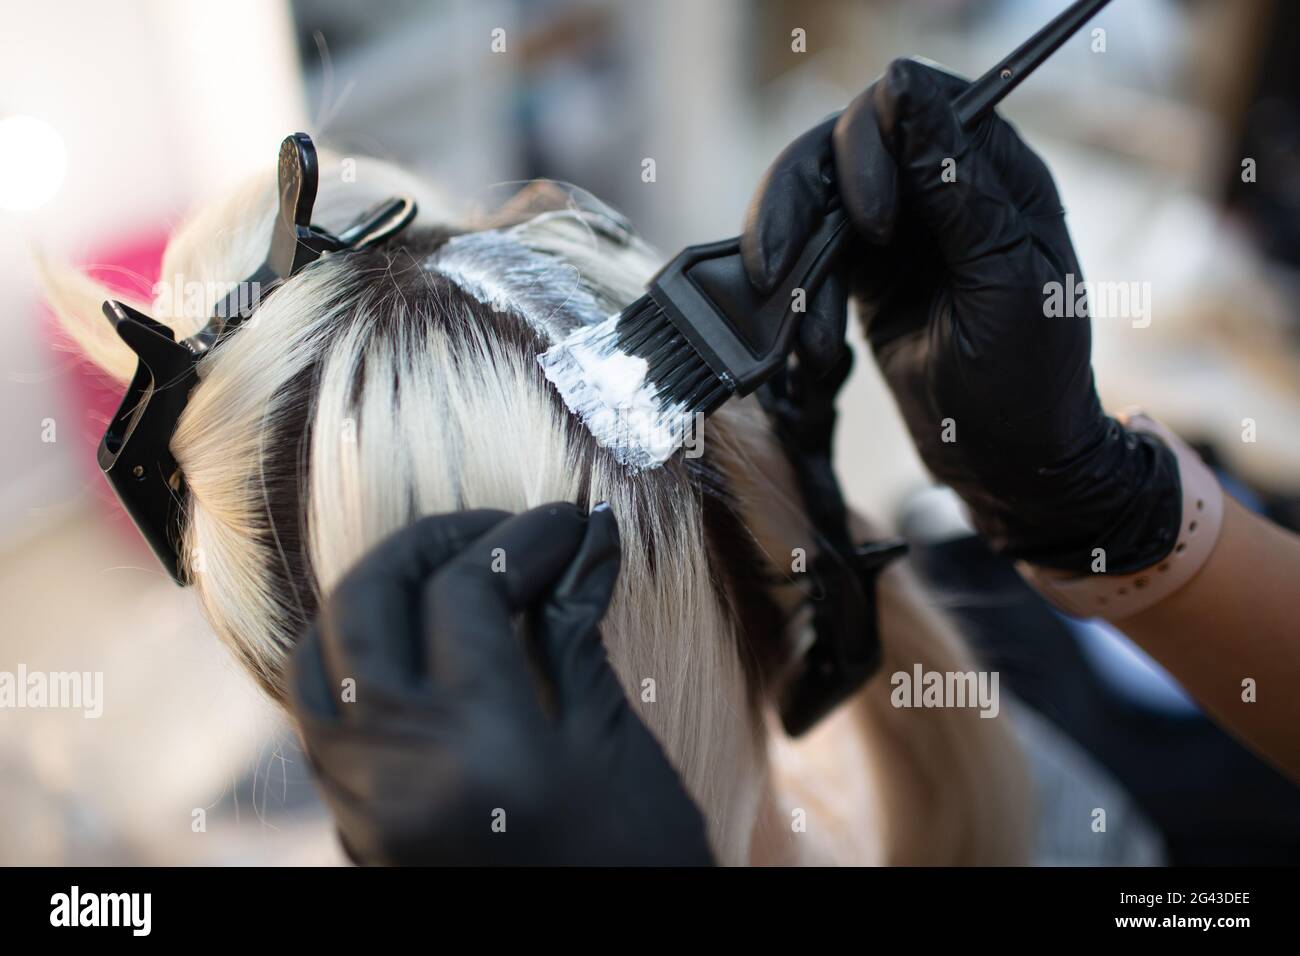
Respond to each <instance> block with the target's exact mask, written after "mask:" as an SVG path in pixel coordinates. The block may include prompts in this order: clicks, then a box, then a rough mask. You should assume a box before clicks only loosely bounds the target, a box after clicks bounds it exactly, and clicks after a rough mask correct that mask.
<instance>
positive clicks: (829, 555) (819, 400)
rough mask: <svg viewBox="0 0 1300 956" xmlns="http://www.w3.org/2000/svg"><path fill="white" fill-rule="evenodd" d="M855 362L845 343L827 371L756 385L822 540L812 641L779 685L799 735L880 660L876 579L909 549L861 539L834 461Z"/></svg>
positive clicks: (894, 541) (815, 565) (790, 726)
mask: <svg viewBox="0 0 1300 956" xmlns="http://www.w3.org/2000/svg"><path fill="white" fill-rule="evenodd" d="M852 367H853V353H852V352H850V351H849V350H848V349H847V348H846V349H845V351H844V356H843V357H842V358H841V359H840V361H839V363H838V364H837V365H836V366H835V368H834V369H832V370H831V371H830V372H828V373H827V374H826V375H825V376H823V377H821V378H815V377H813V376H811V375H809V374H807V373H806V372H805V371H804V369H803V368H801V367H800V366H799V365H798V364H797V363H796V362H794V361H790V362H787V364H786V368H785V370H784V371H782V372H780V373H778V374H777V375H776V376H775V377H773V378H772V379H771V380H769V381H768V382H767V383H766V384H764V385H763V386H762V387H761V388H760V389H759V392H758V395H759V400H760V402H761V403H762V405H763V409H764V410H765V411H766V412H767V414H768V416H769V417H770V418H771V420H772V425H773V430H774V431H775V433H776V436H777V438H778V440H779V441H780V442H781V444H782V447H783V448H784V449H785V454H786V458H787V459H788V460H789V462H790V464H791V466H792V467H793V468H794V472H795V479H796V481H797V482H798V484H799V491H800V494H801V497H802V498H803V503H804V508H805V510H806V511H807V513H808V517H809V520H810V521H811V522H812V525H813V528H814V529H815V531H816V532H817V536H818V543H819V545H820V547H819V549H818V553H817V555H816V557H814V558H813V560H812V562H811V564H810V565H809V568H808V572H809V577H810V578H811V579H812V580H811V583H812V586H813V594H812V595H811V603H812V613H813V620H812V627H813V642H812V645H811V646H810V647H809V648H808V650H807V652H806V653H805V654H804V656H803V658H802V659H801V660H800V662H799V664H798V666H797V669H796V670H795V672H794V673H793V674H792V675H791V676H790V678H789V679H788V680H787V682H786V684H785V685H784V687H783V688H782V690H781V695H780V704H779V709H780V714H781V723H782V725H783V726H784V727H785V730H786V733H788V734H790V735H791V736H798V735H799V734H802V733H804V732H805V731H806V730H808V729H809V728H810V727H812V726H813V725H814V724H816V723H817V722H818V721H819V720H821V719H822V718H823V717H825V716H826V715H827V714H828V713H830V712H831V711H832V710H833V709H834V708H835V707H837V706H838V705H839V704H840V703H841V702H843V701H844V700H845V699H847V698H848V697H849V696H850V695H851V694H853V693H854V692H855V691H856V690H857V689H858V688H859V687H861V686H862V684H863V683H864V682H865V681H866V680H867V678H869V677H870V676H871V675H872V674H874V673H875V672H876V669H877V668H878V667H879V666H880V656H881V651H880V621H879V613H878V609H877V602H876V579H877V578H878V577H879V575H880V572H881V570H882V569H883V568H884V567H885V566H886V565H887V564H889V563H890V562H891V561H893V560H894V559H896V558H899V557H901V556H902V555H904V554H906V553H907V542H905V541H903V540H902V539H901V538H889V539H886V540H883V541H873V542H868V543H866V544H859V545H855V544H853V542H852V537H851V536H850V534H849V525H848V520H849V515H848V508H847V507H846V506H845V504H844V495H843V493H842V492H841V491H840V485H839V481H838V480H837V479H836V477H835V469H834V467H833V466H832V461H831V458H832V455H831V440H832V438H833V436H834V433H835V396H836V395H837V394H838V392H839V390H840V386H842V385H843V384H844V381H845V379H847V378H848V376H849V370H850V369H851V368H852Z"/></svg>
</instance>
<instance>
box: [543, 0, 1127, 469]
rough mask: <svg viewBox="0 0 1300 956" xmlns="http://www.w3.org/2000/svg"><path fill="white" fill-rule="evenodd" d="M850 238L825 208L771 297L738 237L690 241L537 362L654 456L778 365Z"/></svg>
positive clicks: (619, 452) (585, 406)
mask: <svg viewBox="0 0 1300 956" xmlns="http://www.w3.org/2000/svg"><path fill="white" fill-rule="evenodd" d="M1108 2H1109V0H1079V2H1077V3H1074V4H1071V5H1070V7H1068V8H1067V9H1066V10H1065V11H1064V12H1063V13H1061V14H1060V15H1059V16H1057V17H1056V18H1055V19H1054V20H1052V22H1051V23H1049V24H1048V25H1047V26H1046V27H1044V28H1043V29H1042V30H1040V31H1039V32H1038V33H1036V34H1034V36H1032V37H1031V38H1030V39H1029V40H1027V41H1026V42H1025V43H1024V44H1022V45H1021V46H1020V47H1019V48H1018V49H1016V51H1015V52H1013V53H1012V54H1011V55H1010V56H1008V57H1006V58H1005V59H1004V60H1002V61H1001V62H999V63H998V65H997V66H995V67H994V68H993V69H991V70H989V71H988V72H987V73H985V74H984V75H983V76H982V77H980V78H979V79H978V80H976V81H975V82H974V83H972V84H971V85H970V86H969V87H968V88H967V89H966V90H965V91H964V92H963V93H962V94H961V95H960V96H959V97H958V98H957V100H956V101H955V102H954V104H953V106H954V108H955V109H956V112H957V115H958V117H959V118H960V120H961V122H962V125H963V126H965V127H966V128H970V127H972V126H974V125H975V124H976V123H978V122H979V121H980V119H982V118H983V117H984V116H985V115H987V114H988V112H989V111H990V110H992V109H993V108H994V107H995V106H996V105H997V104H998V103H999V102H1000V101H1001V100H1002V98H1003V97H1004V96H1006V95H1007V94H1008V93H1010V92H1011V91H1012V90H1013V89H1015V88H1016V87H1017V86H1019V85H1020V83H1021V82H1022V81H1023V80H1024V79H1025V78H1026V77H1027V76H1028V75H1029V74H1030V73H1031V72H1033V70H1034V69H1036V68H1037V67H1038V66H1039V64H1041V63H1042V62H1043V61H1044V60H1046V59H1047V58H1048V57H1049V56H1051V54H1052V53H1053V52H1055V51H1056V50H1057V49H1058V48H1059V47H1060V46H1061V45H1062V44H1063V43H1065V41H1066V40H1068V39H1069V38H1070V37H1071V36H1072V35H1074V33H1075V32H1077V31H1078V30H1079V28H1080V27H1082V26H1083V24H1084V23H1086V22H1087V21H1088V20H1090V19H1091V18H1092V17H1093V16H1094V15H1095V14H1096V13H1097V12H1098V11H1099V10H1101V8H1102V7H1104V6H1105V5H1106V4H1107V3H1108ZM851 238H852V230H851V227H850V226H849V223H848V220H847V217H846V216H845V213H844V211H843V210H842V209H840V208H838V207H836V208H834V209H832V210H831V211H830V212H829V213H827V215H826V217H825V219H824V220H823V221H822V224H821V227H820V228H819V229H818V230H817V232H816V233H815V234H814V235H813V237H812V239H811V240H809V242H808V244H807V245H806V246H805V247H804V250H803V253H802V255H801V256H800V257H799V259H798V261H797V262H796V264H795V266H794V268H792V269H791V270H790V274H789V275H788V276H787V277H786V280H785V281H784V282H783V283H782V284H780V285H779V286H778V287H777V288H776V289H775V290H774V291H773V292H772V293H771V295H768V296H760V295H759V294H758V293H757V292H756V291H755V290H754V289H753V287H752V286H751V285H750V283H749V280H748V278H747V277H746V274H745V269H744V266H743V264H742V262H741V256H740V239H739V238H735V239H727V240H723V241H721V242H715V243H710V244H708V245H701V246H691V247H689V248H687V249H685V250H684V251H682V252H681V253H679V254H678V255H677V257H676V258H675V259H673V260H672V261H671V262H669V263H668V265H667V266H665V267H664V268H663V269H662V270H661V271H660V272H659V274H658V275H656V276H655V278H654V279H653V280H652V281H651V283H650V287H649V290H648V291H647V292H646V294H645V295H643V296H641V298H639V299H637V300H636V301H635V302H633V303H632V304H631V305H630V306H628V307H627V308H626V309H624V310H623V311H622V312H619V313H618V314H616V315H614V316H611V317H610V318H609V319H607V320H606V321H604V322H602V323H600V324H599V325H595V326H590V327H588V328H584V329H580V330H578V331H577V332H575V333H573V334H572V335H571V336H569V337H568V338H567V339H565V340H564V341H563V342H560V343H558V344H556V345H555V346H553V347H552V348H550V349H548V350H547V351H546V352H545V353H543V354H542V355H540V356H538V361H539V362H540V363H541V365H542V368H543V369H544V370H545V373H546V377H547V378H548V379H550V381H551V382H552V383H553V384H554V385H555V387H556V388H557V389H558V390H559V392H560V395H561V397H562V398H563V399H564V402H565V404H566V405H567V406H568V407H569V409H570V410H571V411H572V412H574V413H575V414H576V415H578V416H579V417H580V418H581V419H582V421H583V423H584V424H585V425H586V426H587V428H588V429H589V430H590V431H591V433H592V434H593V435H594V436H595V438H596V440H597V441H598V442H599V443H600V444H601V445H602V446H604V447H606V448H608V449H610V450H611V451H613V452H614V454H615V456H616V457H617V458H618V459H619V461H621V462H622V463H623V464H624V465H627V466H628V467H629V468H631V469H633V470H640V469H643V468H654V467H657V466H658V465H661V464H663V463H664V462H665V461H666V460H667V459H668V457H669V456H670V455H671V454H672V453H673V452H674V451H675V450H676V449H677V448H678V447H679V446H680V445H681V444H682V442H683V441H684V440H685V439H686V437H687V436H688V434H689V431H690V429H691V428H692V427H693V426H694V423H695V421H696V420H697V416H707V415H710V414H712V413H713V412H714V411H716V410H717V409H718V408H719V407H720V406H721V405H722V404H723V403H724V402H725V401H726V400H727V399H728V398H730V397H731V396H733V395H748V394H749V393H750V392H752V391H754V390H755V389H756V388H758V387H759V386H760V385H762V384H763V383H764V382H765V381H767V380H768V379H769V378H771V377H772V376H773V375H774V374H776V373H777V372H778V371H779V370H781V369H782V368H784V367H785V364H786V360H787V357H788V356H789V354H790V352H791V351H792V349H793V346H794V336H795V331H796V328H797V326H798V314H797V313H796V312H795V311H794V308H793V294H794V292H795V290H796V289H802V290H804V293H805V295H806V298H807V299H809V300H811V298H812V297H813V293H814V292H815V291H816V290H817V288H818V287H819V286H820V285H821V283H822V281H823V280H824V279H825V278H826V276H827V274H828V273H829V272H830V270H831V269H832V268H833V267H834V265H835V261H836V258H837V257H838V255H839V253H840V252H841V251H842V250H843V249H844V247H845V246H846V245H847V244H848V242H849V241H850V239H851Z"/></svg>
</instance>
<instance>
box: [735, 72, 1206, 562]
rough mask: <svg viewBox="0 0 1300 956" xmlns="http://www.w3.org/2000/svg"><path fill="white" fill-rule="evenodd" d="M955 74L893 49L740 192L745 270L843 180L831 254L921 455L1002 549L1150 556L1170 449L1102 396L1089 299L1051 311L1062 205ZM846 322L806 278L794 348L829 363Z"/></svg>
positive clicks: (1069, 257)
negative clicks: (968, 111)
mask: <svg viewBox="0 0 1300 956" xmlns="http://www.w3.org/2000/svg"><path fill="white" fill-rule="evenodd" d="M967 85H968V84H967V82H966V81H965V80H962V79H959V78H957V77H954V76H952V75H951V74H948V73H945V72H943V71H941V70H936V69H934V68H932V67H928V66H925V65H923V64H921V63H918V62H915V61H912V60H897V61H895V62H894V63H893V64H892V65H891V66H890V68H889V71H888V72H887V73H886V74H885V76H884V77H882V78H881V79H880V80H878V81H877V82H876V83H875V84H873V85H872V86H871V87H870V88H869V89H868V90H867V91H866V92H865V93H863V94H862V95H861V96H860V97H858V98H857V99H856V100H855V101H854V102H853V103H852V104H850V106H849V107H848V109H846V110H845V111H844V113H843V114H841V115H840V116H839V117H838V118H836V119H833V120H831V121H828V122H827V123H823V124H821V125H820V126H818V127H817V128H815V129H814V130H812V131H811V132H810V133H808V134H806V135H805V137H803V138H802V139H801V140H798V141H796V143H794V144H793V145H792V146H791V147H790V148H789V149H788V150H787V151H786V152H785V153H783V154H782V156H781V157H780V158H778V160H777V162H776V163H775V164H774V165H773V167H772V168H771V169H770V170H769V171H768V174H767V176H766V177H765V178H764V181H763V183H762V184H761V185H760V187H759V189H758V192H757V194H756V195H755V197H754V201H753V203H752V204H751V206H750V210H749V216H748V219H747V222H746V228H745V232H744V234H743V236H742V246H741V247H742V252H743V255H744V260H745V267H746V270H747V272H748V274H749V277H750V281H751V282H752V283H753V284H754V285H755V286H758V287H759V288H764V287H770V286H772V285H774V284H775V283H776V282H778V281H779V280H780V277H781V275H782V274H783V273H784V271H785V270H787V269H788V268H789V267H790V265H791V264H792V263H793V262H794V260H795V259H796V258H797V256H798V254H799V252H800V250H801V249H802V246H803V242H804V241H805V239H806V237H807V236H808V234H809V233H810V232H811V231H812V229H813V228H814V227H815V223H813V222H809V218H810V216H809V214H808V213H807V212H806V211H805V210H807V209H814V208H824V202H825V201H826V199H827V195H828V191H833V190H836V189H838V192H839V195H840V199H841V201H842V202H843V204H844V208H845V211H846V212H847V213H848V215H849V217H850V220H851V221H852V223H853V225H854V227H855V228H856V231H857V233H858V235H859V236H860V237H861V241H860V242H859V244H858V248H857V249H854V250H852V251H851V252H850V253H849V254H848V255H846V256H845V257H844V260H843V267H842V271H843V274H844V276H845V277H846V278H847V279H848V280H849V282H850V284H851V288H852V291H853V293H854V295H855V297H856V300H857V301H858V303H859V306H860V309H861V312H862V316H863V320H864V322H865V324H866V333H867V337H868V340H869V341H870V343H871V347H872V350H873V352H874V353H875V356H876V360H877V362H878V364H879V365H880V368H881V371H882V372H883V373H884V377H885V380H886V381H887V382H888V383H889V387H890V389H891V390H892V391H893V394H894V398H895V400H896V401H897V403H898V406H899V410H900V411H901V412H902V414H903V418H904V420H905V421H906V423H907V427H908V430H909V431H910V432H911V435H912V440H913V441H914V442H915V444H916V447H917V449H918V450H919V451H920V454H921V457H922V459H923V460H924V461H925V464H926V466H927V467H928V468H929V469H930V471H931V472H932V473H933V474H934V475H935V477H936V478H938V479H939V480H940V481H942V482H944V483H946V484H948V485H949V486H951V487H952V488H953V489H955V490H956V491H957V492H958V494H960V495H961V496H962V498H963V499H964V500H965V501H966V503H967V504H968V505H969V506H970V509H971V512H972V516H973V518H974V521H975V524H976V526H977V527H978V529H979V530H980V532H981V533H982V534H983V535H984V536H985V537H986V538H987V539H988V540H989V542H990V543H991V544H992V545H993V546H994V547H995V548H996V549H997V550H999V551H1000V552H1002V553H1003V554H1006V555H1008V556H1009V557H1013V558H1021V559H1025V560H1028V561H1031V562H1033V563H1036V564H1040V565H1044V566H1047V567H1055V568H1061V569H1064V570H1072V571H1078V572H1084V571H1088V570H1090V568H1091V567H1092V563H1093V549H1095V548H1102V549H1104V551H1105V556H1106V570H1107V571H1108V572H1111V573H1114V572H1126V571H1133V570H1137V569H1139V568H1143V567H1147V566H1149V565H1151V564H1154V563H1155V562H1156V561H1158V560H1159V559H1160V558H1162V557H1164V556H1165V555H1166V554H1167V553H1168V552H1169V550H1170V549H1171V548H1172V547H1173V545H1174V543H1175V539H1176V535H1177V530H1178V525H1179V516H1180V508H1181V498H1180V491H1179V484H1178V467H1177V463H1176V460H1175V459H1174V456H1173V454H1172V453H1171V452H1170V451H1168V449H1166V448H1165V447H1164V446H1163V445H1162V444H1160V443H1159V442H1158V441H1156V440H1155V439H1152V438H1150V437H1148V436H1143V435H1137V434H1133V433H1130V432H1128V431H1126V430H1125V429H1124V428H1123V427H1122V426H1121V425H1120V424H1119V423H1118V422H1116V421H1115V420H1114V419H1111V418H1109V417H1107V416H1106V414H1105V413H1104V412H1103V410H1102V407H1101V403H1100V401H1099V400H1098V398H1097V391H1096V388H1095V386H1094V383H1093V376H1092V367H1091V348H1092V337H1091V327H1090V322H1089V319H1088V318H1087V317H1086V316H1085V317H1078V318H1064V317H1050V318H1049V317H1047V314H1046V313H1047V310H1046V305H1045V303H1046V300H1047V293H1046V290H1045V286H1046V285H1047V284H1048V283H1061V284H1062V286H1064V284H1065V282H1066V276H1067V275H1073V276H1074V278H1075V284H1076V286H1077V285H1078V284H1079V283H1081V282H1082V281H1083V280H1082V276H1081V274H1080V269H1079V263H1078V260H1077V259H1076V257H1075V252H1074V247H1073V245H1072V244H1071V241H1070V234H1069V231H1068V229H1067V228H1066V224H1065V211H1064V209H1063V208H1062V206H1061V200H1060V197H1059V196H1058V194H1057V191H1056V186H1055V184H1054V183H1053V181H1052V177H1051V174H1050V173H1049V172H1048V169H1047V166H1046V165H1045V164H1044V163H1043V161H1042V160H1041V159H1040V158H1039V157H1038V156H1037V155H1036V154H1035V153H1034V152H1033V150H1031V149H1030V148H1029V147H1028V146H1026V145H1025V144H1024V142H1023V141H1022V140H1021V139H1020V137H1019V136H1018V135H1017V134H1016V132H1015V130H1014V129H1012V127H1011V126H1010V125H1008V124H1007V123H1006V122H1005V121H1003V120H1002V119H1001V118H1000V117H997V116H989V117H988V118H986V119H984V120H983V121H982V122H981V123H980V124H979V126H978V127H977V128H976V129H975V130H973V131H972V132H969V133H968V132H966V131H965V130H963V129H962V127H961V125H960V123H959V121H958V119H957V116H956V113H955V112H954V110H953V108H952V106H951V104H952V102H953V100H954V99H955V98H956V97H957V95H958V94H959V93H961V91H962V90H963V89H965V88H966V86H967ZM832 126H833V128H832ZM947 160H952V161H954V162H955V167H954V166H953V165H952V164H946V163H945V161H947ZM832 167H833V168H834V174H833V175H832V174H831V173H830V172H829V171H830V169H831V168H832ZM946 169H951V170H952V171H953V172H955V181H945V177H944V175H943V174H944V172H945V170H946ZM949 178H951V174H950V176H949ZM843 328H844V317H843V306H842V301H836V300H835V298H834V297H833V295H831V294H826V295H822V296H818V297H816V298H814V300H813V304H812V307H811V308H810V309H809V312H808V314H807V315H806V316H805V317H804V319H803V322H802V326H801V330H800V336H799V340H798V341H799V342H800V343H801V348H800V352H799V354H800V356H801V358H805V361H806V357H805V356H806V353H809V352H813V353H816V354H817V355H818V362H817V367H819V368H825V367H829V365H830V362H831V360H832V359H833V357H834V356H833V352H834V349H835V348H843V347H844V346H843V343H842V338H841V337H839V333H840V332H842V330H843ZM810 342H811V343H817V347H816V348H815V349H810V348H809V345H808V343H810ZM945 438H951V439H954V440H951V441H945Z"/></svg>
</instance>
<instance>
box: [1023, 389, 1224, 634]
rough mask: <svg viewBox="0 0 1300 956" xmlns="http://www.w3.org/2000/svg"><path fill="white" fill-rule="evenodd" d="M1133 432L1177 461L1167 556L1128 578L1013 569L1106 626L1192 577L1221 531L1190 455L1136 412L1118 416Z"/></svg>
mask: <svg viewBox="0 0 1300 956" xmlns="http://www.w3.org/2000/svg"><path fill="white" fill-rule="evenodd" d="M1119 419H1120V421H1121V422H1123V423H1124V425H1125V426H1126V427H1128V428H1129V429H1130V430H1132V431H1135V432H1145V433H1147V434H1149V435H1154V436H1155V437H1156V438H1158V439H1159V440H1160V441H1161V442H1163V443H1164V444H1165V445H1166V446H1167V447H1168V448H1169V450H1170V451H1172V452H1173V453H1174V456H1175V457H1176V458H1177V459H1178V478H1179V485H1180V486H1181V489H1182V498H1183V516H1182V523H1181V525H1180V526H1179V529H1178V541H1177V543H1176V544H1175V545H1174V548H1173V550H1172V551H1170V552H1169V554H1168V555H1166V556H1165V557H1164V558H1163V559H1161V560H1160V561H1159V562H1157V563H1156V564H1154V565H1152V566H1151V567H1149V568H1143V569H1142V570H1141V571H1136V572H1134V573H1132V574H1124V575H1113V574H1085V575H1081V576H1080V575H1070V574H1067V573H1066V572H1062V571H1056V570H1053V569H1050V568H1040V567H1036V566H1034V565H1031V564H1026V563H1025V562H1023V561H1019V562H1017V563H1016V570H1018V571H1019V572H1020V574H1021V576H1022V577H1023V578H1024V579H1025V580H1026V581H1028V582H1029V583H1030V584H1031V585H1032V586H1033V587H1034V589H1035V590H1036V591H1038V593H1039V594H1041V595H1042V596H1043V597H1045V598H1046V599H1047V600H1048V601H1050V602H1051V603H1052V604H1053V605H1054V606H1055V607H1056V608H1058V609H1059V610H1061V611H1063V612H1064V613H1066V614H1069V615H1070V616H1071V617H1080V618H1089V617H1101V618H1105V619H1107V620H1109V621H1118V620H1121V619H1122V618H1126V617H1129V616H1131V615H1133V614H1137V613H1138V612H1139V611H1145V610H1146V609H1147V608H1149V607H1152V606H1153V605H1155V604H1158V603H1159V602H1161V601H1163V600H1164V599H1165V598H1167V597H1169V595H1171V594H1173V593H1174V592H1175V591H1177V590H1178V589H1179V588H1181V587H1182V586H1183V585H1184V584H1186V583H1187V582H1188V581H1190V580H1191V579H1192V578H1193V577H1195V575H1196V572H1198V571H1200V570H1201V567H1202V566H1203V565H1204V564H1205V562H1206V561H1207V560H1209V557H1210V552H1212V551H1213V550H1214V545H1215V543H1216V542H1217V541H1218V539H1219V530H1220V528H1221V527H1222V526H1223V489H1222V488H1220V487H1219V482H1218V479H1216V478H1215V477H1214V473H1213V472H1212V471H1210V469H1209V468H1208V467H1206V465H1205V462H1203V461H1201V459H1200V457H1199V456H1198V455H1197V454H1196V452H1194V451H1192V449H1191V448H1189V447H1188V446H1187V444H1186V443H1185V442H1184V441H1183V440H1182V439H1180V438H1179V437H1178V436H1177V435H1175V434H1174V433H1173V432H1171V431H1170V430H1169V429H1168V428H1166V427H1165V426H1164V425H1162V424H1160V423H1159V422H1157V421H1156V420H1155V419H1153V418H1149V417H1148V416H1147V415H1145V414H1143V413H1142V412H1141V411H1138V410H1132V411H1129V412H1127V413H1125V414H1123V415H1120V416H1119Z"/></svg>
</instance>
